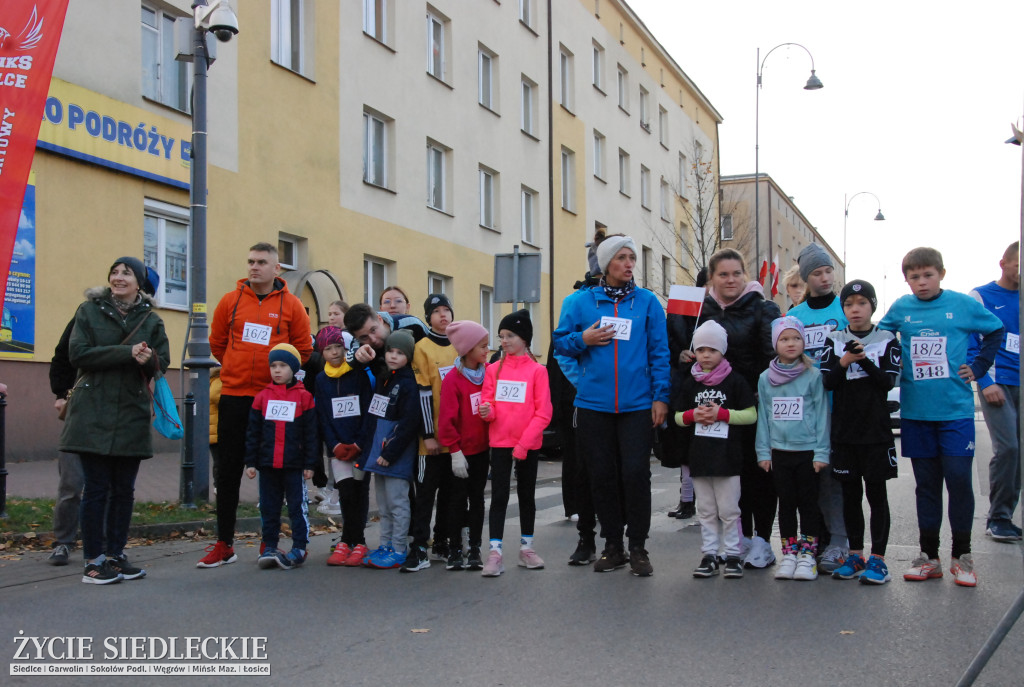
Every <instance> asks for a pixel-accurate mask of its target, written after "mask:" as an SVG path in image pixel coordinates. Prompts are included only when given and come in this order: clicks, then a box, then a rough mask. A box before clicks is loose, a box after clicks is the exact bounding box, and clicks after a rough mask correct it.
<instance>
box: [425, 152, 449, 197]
mask: <svg viewBox="0 0 1024 687" xmlns="http://www.w3.org/2000/svg"><path fill="white" fill-rule="evenodd" d="M449 152H451V150H450V149H449V148H446V147H444V146H442V145H441V144H439V143H437V142H435V141H431V140H429V139H428V140H427V205H428V206H429V207H432V208H434V209H435V210H440V211H441V212H447V211H448V206H449V203H448V191H449V189H448V162H449V160H448V157H449V156H448V153H449Z"/></svg>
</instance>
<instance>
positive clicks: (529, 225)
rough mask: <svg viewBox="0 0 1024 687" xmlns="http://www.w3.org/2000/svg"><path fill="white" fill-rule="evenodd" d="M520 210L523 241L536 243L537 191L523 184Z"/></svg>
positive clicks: (534, 244)
mask: <svg viewBox="0 0 1024 687" xmlns="http://www.w3.org/2000/svg"><path fill="white" fill-rule="evenodd" d="M520 205H521V207H520V210H521V212H522V230H523V231H522V234H523V243H529V244H530V245H533V246H536V245H537V237H536V232H535V227H536V225H537V192H536V191H534V190H533V189H530V188H527V187H525V186H523V188H522V192H521V202H520Z"/></svg>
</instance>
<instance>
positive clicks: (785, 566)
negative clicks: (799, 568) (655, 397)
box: [775, 553, 796, 580]
mask: <svg viewBox="0 0 1024 687" xmlns="http://www.w3.org/2000/svg"><path fill="white" fill-rule="evenodd" d="M795 573H796V554H795V553H787V554H785V555H783V557H782V558H780V559H779V567H778V568H776V569H775V579H776V580H792V579H793V575H794V574H795Z"/></svg>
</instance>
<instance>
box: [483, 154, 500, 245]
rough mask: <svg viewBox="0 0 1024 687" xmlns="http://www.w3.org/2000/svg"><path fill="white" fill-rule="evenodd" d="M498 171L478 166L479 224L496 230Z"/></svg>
mask: <svg viewBox="0 0 1024 687" xmlns="http://www.w3.org/2000/svg"><path fill="white" fill-rule="evenodd" d="M498 178H499V177H498V173H497V172H495V171H494V170H493V169H488V168H487V167H484V166H483V165H481V166H480V226H482V227H487V228H488V229H493V230H495V231H498V230H499V229H498V214H499V213H498V198H499V195H498Z"/></svg>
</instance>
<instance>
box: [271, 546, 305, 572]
mask: <svg viewBox="0 0 1024 687" xmlns="http://www.w3.org/2000/svg"><path fill="white" fill-rule="evenodd" d="M306 556H307V554H306V552H305V551H303V550H302V549H292V550H291V551H289V552H288V553H287V554H284V553H280V552H278V554H277V567H279V568H281V569H282V570H291V569H292V568H297V567H299V566H300V565H302V564H303V563H305V562H306Z"/></svg>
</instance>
